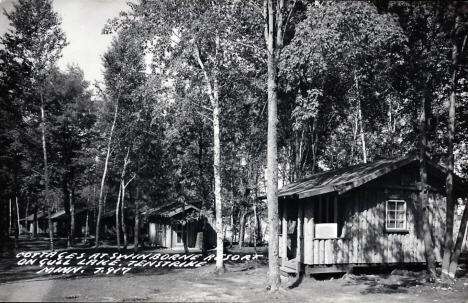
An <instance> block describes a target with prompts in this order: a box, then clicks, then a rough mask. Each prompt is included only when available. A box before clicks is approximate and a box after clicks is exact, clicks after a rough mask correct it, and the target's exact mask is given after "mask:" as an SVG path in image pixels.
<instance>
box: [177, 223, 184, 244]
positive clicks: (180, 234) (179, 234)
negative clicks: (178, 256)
mask: <svg viewBox="0 0 468 303" xmlns="http://www.w3.org/2000/svg"><path fill="white" fill-rule="evenodd" d="M175 233H176V241H175V242H176V243H175V244H176V245H177V246H182V245H184V241H183V240H184V234H185V233H184V228H183V226H182V224H180V223H178V224H176V226H175Z"/></svg>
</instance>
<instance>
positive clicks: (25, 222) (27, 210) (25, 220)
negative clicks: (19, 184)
mask: <svg viewBox="0 0 468 303" xmlns="http://www.w3.org/2000/svg"><path fill="white" fill-rule="evenodd" d="M27 199H28V201H27V203H26V212H25V213H26V217H25V218H24V224H25V225H24V226H25V229H26V233H27V232H28V224H29V221H28V212H29V198H27Z"/></svg>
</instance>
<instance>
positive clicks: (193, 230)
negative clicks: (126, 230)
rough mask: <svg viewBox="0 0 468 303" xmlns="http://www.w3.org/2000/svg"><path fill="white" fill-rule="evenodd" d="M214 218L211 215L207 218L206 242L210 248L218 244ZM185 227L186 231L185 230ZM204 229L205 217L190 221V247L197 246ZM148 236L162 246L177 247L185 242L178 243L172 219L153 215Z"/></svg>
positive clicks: (152, 241)
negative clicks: (199, 234) (200, 233)
mask: <svg viewBox="0 0 468 303" xmlns="http://www.w3.org/2000/svg"><path fill="white" fill-rule="evenodd" d="M213 226H214V219H213V218H211V217H208V218H207V224H206V228H207V234H206V239H205V241H206V244H207V246H208V248H212V247H214V246H215V245H216V231H215V230H214V229H213ZM185 228H186V227H184V231H185ZM202 231H203V219H199V220H196V221H191V222H189V223H188V247H195V245H196V242H197V234H198V233H199V232H202ZM148 236H149V241H150V243H151V244H154V245H156V246H162V247H168V248H171V247H175V246H182V245H183V244H182V243H180V244H177V232H176V230H175V228H174V227H173V226H172V225H171V221H170V219H168V218H160V217H152V218H150V220H149V223H148Z"/></svg>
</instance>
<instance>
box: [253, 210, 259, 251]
mask: <svg viewBox="0 0 468 303" xmlns="http://www.w3.org/2000/svg"><path fill="white" fill-rule="evenodd" d="M253 211H254V221H255V224H254V249H255V254H257V239H258V235H257V231H258V220H257V219H258V217H257V206H256V205H255V203H254V205H253Z"/></svg>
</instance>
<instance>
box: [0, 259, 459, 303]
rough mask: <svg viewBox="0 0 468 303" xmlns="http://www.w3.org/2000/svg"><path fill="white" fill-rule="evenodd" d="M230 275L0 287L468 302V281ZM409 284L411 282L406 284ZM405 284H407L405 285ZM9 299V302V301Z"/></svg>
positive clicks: (114, 296)
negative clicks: (270, 287) (271, 280)
mask: <svg viewBox="0 0 468 303" xmlns="http://www.w3.org/2000/svg"><path fill="white" fill-rule="evenodd" d="M228 270H229V271H228V272H227V273H226V274H225V275H222V276H218V275H215V274H213V273H212V271H213V266H206V267H203V268H198V269H181V270H172V271H143V272H139V273H134V274H127V275H123V276H122V275H120V276H112V275H109V276H106V275H93V276H86V277H85V276H77V277H75V278H71V279H54V280H49V281H33V282H19V283H10V284H2V285H0V293H1V295H0V300H2V301H32V300H33V301H50V302H58V301H68V302H96V301H101V302H102V301H104V302H116V301H119V302H124V301H130V302H135V301H146V302H161V301H164V302H234V301H235V302H267V301H268V302H271V303H273V302H330V303H331V302H350V303H351V302H360V303H361V302H375V303H382V302H396V301H400V302H419V303H422V302H437V303H440V302H447V303H448V302H450V303H458V302H459V303H466V302H468V300H467V299H468V279H467V278H462V279H460V280H459V281H458V282H457V283H456V284H455V285H452V286H447V287H444V286H440V285H437V284H418V283H413V282H414V281H417V279H416V280H411V281H413V282H411V283H408V281H409V280H408V277H404V276H386V277H382V276H355V277H352V278H349V279H336V280H330V279H327V280H323V281H318V280H314V279H308V278H305V279H303V280H302V281H300V283H296V284H297V285H296V287H293V288H292V289H288V288H287V287H288V286H290V285H293V284H294V282H295V279H293V278H290V279H289V280H283V285H284V287H285V288H287V289H286V290H281V291H279V292H277V293H274V294H269V293H268V292H267V291H266V288H265V287H266V274H267V269H266V268H265V267H258V268H253V269H250V268H249V269H246V268H239V267H231V268H228ZM405 281H406V282H405ZM405 283H406V284H405ZM4 294H6V296H5V295H4Z"/></svg>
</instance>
